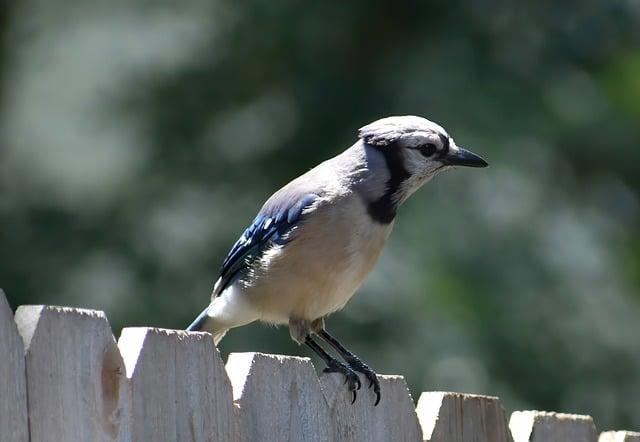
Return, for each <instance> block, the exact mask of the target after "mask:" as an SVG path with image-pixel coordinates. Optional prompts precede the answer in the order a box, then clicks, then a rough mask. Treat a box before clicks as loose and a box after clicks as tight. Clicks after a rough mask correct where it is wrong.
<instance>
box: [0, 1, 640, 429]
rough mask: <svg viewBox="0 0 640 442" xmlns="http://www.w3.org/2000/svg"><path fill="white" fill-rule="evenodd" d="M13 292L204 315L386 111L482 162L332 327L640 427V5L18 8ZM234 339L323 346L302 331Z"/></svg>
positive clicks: (11, 58)
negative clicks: (228, 276) (246, 258)
mask: <svg viewBox="0 0 640 442" xmlns="http://www.w3.org/2000/svg"><path fill="white" fill-rule="evenodd" d="M0 23H1V24H2V26H1V27H0V39H1V40H0V43H1V44H0V51H1V52H0V88H1V89H0V92H1V94H2V96H1V100H2V101H1V105H0V106H1V107H0V221H1V226H2V228H1V229H0V241H1V242H0V244H1V245H2V247H0V285H1V286H2V287H3V288H4V289H5V291H6V292H7V294H8V296H9V300H10V302H11V303H12V304H13V306H14V307H15V306H17V305H19V304H25V303H47V304H63V305H77V306H83V307H90V308H98V309H104V310H106V312H107V314H108V316H109V318H110V320H111V323H112V325H113V327H114V330H116V335H117V334H118V330H119V329H120V328H121V327H123V326H129V325H153V326H159V327H170V328H182V327H184V326H185V325H186V324H188V323H189V322H190V320H191V319H192V318H193V317H194V316H195V315H196V314H197V313H198V312H199V311H200V310H201V309H202V308H203V307H204V305H206V303H207V301H208V296H209V292H210V290H211V287H212V285H213V282H214V280H215V279H216V276H217V271H218V268H219V265H220V263H221V262H222V259H223V257H224V256H225V254H226V251H227V250H228V248H229V247H230V246H231V244H232V243H233V242H234V240H235V239H236V238H237V237H238V235H239V234H240V233H241V232H242V230H243V229H244V227H245V226H246V225H247V223H248V222H249V221H250V220H251V219H252V217H253V215H254V214H255V212H256V211H257V210H258V208H259V207H260V205H261V203H262V201H263V200H264V199H265V198H266V197H268V195H270V194H271V193H272V192H273V191H274V190H276V189H277V188H278V187H279V186H281V185H283V184H284V183H286V182H287V181H288V180H290V179H291V178H293V177H295V176H296V175H298V174H300V173H302V172H303V171H305V170H307V169H309V168H310V167H312V166H313V165H315V164H316V163H317V162H319V161H321V160H322V159H325V158H327V157H329V156H332V155H334V154H336V153H337V152H339V151H341V150H342V149H343V148H345V147H346V146H348V145H349V144H351V143H352V142H353V140H354V136H355V131H356V130H357V128H358V127H360V126H362V125H364V124H366V123H368V122H369V121H371V120H374V119H377V118H379V117H383V116H388V115H394V114H417V115H422V116H426V117H428V118H430V119H433V120H435V121H437V122H439V123H441V124H442V125H444V126H445V127H446V128H447V129H448V131H449V132H450V133H451V134H453V136H454V137H455V139H456V141H457V142H458V143H459V144H461V145H464V146H468V147H470V148H472V149H473V150H474V151H476V152H478V153H480V154H482V155H483V156H484V157H486V158H487V159H488V160H489V162H490V163H491V166H492V167H491V168H489V169H487V170H481V171H476V170H456V171H452V172H450V173H448V174H446V175H442V176H439V177H438V178H436V180H434V181H433V182H431V183H430V184H428V185H427V186H426V187H425V189H423V190H422V191H421V192H419V193H418V194H417V195H415V196H414V197H413V199H412V200H410V201H409V202H408V203H407V205H406V206H405V207H403V209H402V210H401V212H400V214H399V218H398V221H397V223H396V229H395V232H394V234H393V235H392V238H391V240H390V244H389V245H388V247H387V250H386V251H385V253H384V255H383V257H382V258H381V262H380V263H379V265H378V266H377V268H376V271H375V274H374V275H372V276H371V278H370V279H369V281H368V283H367V284H366V285H365V287H363V288H362V289H361V290H360V293H359V294H358V295H357V296H356V297H355V298H354V299H353V300H352V301H351V302H350V304H349V305H348V306H347V308H346V309H345V310H344V311H343V312H341V313H339V314H336V315H334V316H333V317H331V318H330V320H329V323H328V324H329V327H330V328H331V329H332V330H333V331H334V332H335V334H336V335H337V336H339V337H341V338H342V340H343V341H344V342H345V344H346V345H347V346H349V347H350V348H352V349H354V351H355V352H356V353H359V354H360V355H361V356H362V357H363V359H365V360H367V361H369V362H370V363H371V365H372V366H373V367H375V368H377V369H378V371H380V372H382V373H400V374H404V375H405V376H406V377H407V379H408V381H409V384H410V385H411V388H412V391H413V392H414V396H415V395H417V392H419V391H421V390H426V389H435V390H458V391H466V392H478V393H490V394H497V395H500V396H501V397H502V398H503V399H504V401H505V403H506V406H507V408H508V409H509V410H513V409H515V408H538V409H550V410H557V411H571V412H579V413H588V414H592V415H593V416H594V417H595V419H596V422H597V424H598V426H599V428H600V429H603V430H604V429H609V428H623V427H624V428H628V429H635V430H638V429H640V414H639V413H638V411H639V410H640V345H639V342H640V229H639V228H638V226H639V225H640V200H639V196H640V169H639V167H638V164H639V163H640V146H639V144H640V3H638V1H636V0H625V1H621V0H613V1H611V0H587V1H580V2H578V1H568V2H549V1H540V2H520V3H517V4H516V3H514V2H508V1H504V0H472V1H466V2H462V1H458V2H447V1H432V2H417V1H395V2H384V1H364V0H360V1H352V2H336V1H334V2H315V3H308V2H307V3H303V2H293V1H285V2H260V1H255V0H254V1H249V2H241V3H238V2H231V1H228V0H221V1H214V2H210V1H206V0H185V1H183V2H168V1H165V2H162V1H160V2H126V1H115V2H109V3H108V4H106V3H103V2H98V1H95V0H94V1H82V2H80V1H74V0H63V1H62V2H55V4H53V3H52V2H46V1H45V0H24V1H22V2H13V3H11V2H9V3H6V2H5V3H3V4H2V6H0ZM221 349H222V351H223V353H227V352H229V351H249V350H251V351H268V352H285V353H291V354H302V355H308V352H307V351H306V350H305V349H299V348H296V347H295V346H294V345H293V344H292V343H291V342H290V340H289V337H288V332H287V331H286V330H282V329H281V330H270V329H268V328H265V327H264V326H261V325H251V326H247V327H244V328H242V329H238V330H234V331H232V332H231V333H230V334H229V335H228V337H227V338H225V340H224V341H223V343H222V346H221Z"/></svg>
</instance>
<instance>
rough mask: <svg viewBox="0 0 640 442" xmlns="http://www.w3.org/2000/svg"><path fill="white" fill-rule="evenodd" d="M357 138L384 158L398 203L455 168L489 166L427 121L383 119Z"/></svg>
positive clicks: (406, 117)
mask: <svg viewBox="0 0 640 442" xmlns="http://www.w3.org/2000/svg"><path fill="white" fill-rule="evenodd" d="M358 135H359V136H360V138H361V139H362V140H363V141H364V143H366V144H367V145H369V146H371V147H373V148H374V149H377V150H379V151H380V152H381V153H382V154H383V155H384V157H385V159H386V162H387V166H388V167H389V169H390V172H391V177H392V179H395V181H396V184H397V186H398V188H397V194H396V195H395V196H396V198H397V199H398V200H399V201H398V202H402V201H404V200H405V199H406V198H407V197H408V196H409V195H411V194H412V193H413V192H415V191H416V190H417V189H418V188H420V186H422V185H423V184H424V183H425V182H427V181H428V180H429V179H431V178H433V176H435V175H436V174H437V173H438V172H441V171H443V170H445V169H448V168H450V167H452V166H467V167H486V166H488V163H487V162H486V161H485V160H483V159H482V158H481V157H479V156H478V155H476V154H474V153H472V152H470V151H468V150H466V149H464V148H462V147H460V146H458V145H456V143H455V142H454V141H453V138H451V137H450V136H449V134H447V132H446V131H445V130H444V129H443V128H442V127H441V126H439V125H438V124H436V123H434V122H432V121H429V120H427V119H426V118H421V117H416V116H402V117H387V118H382V119H380V120H377V121H374V122H373V123H371V124H368V125H366V126H364V127H362V128H361V129H360V131H359V133H358Z"/></svg>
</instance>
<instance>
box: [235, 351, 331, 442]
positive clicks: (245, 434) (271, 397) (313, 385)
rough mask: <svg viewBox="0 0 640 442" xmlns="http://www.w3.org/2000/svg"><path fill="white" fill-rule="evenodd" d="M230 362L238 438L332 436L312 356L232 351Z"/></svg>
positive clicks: (313, 438) (311, 438)
mask: <svg viewBox="0 0 640 442" xmlns="http://www.w3.org/2000/svg"><path fill="white" fill-rule="evenodd" d="M226 367H227V373H228V375H229V379H231V385H232V387H233V399H234V405H235V407H236V408H235V411H236V419H237V429H238V433H237V437H238V439H237V440H239V441H258V440H259V441H261V442H267V441H302V440H304V441H327V440H331V421H330V418H329V409H328V407H327V403H326V401H325V399H324V395H323V393H322V389H321V387H320V382H319V380H318V376H317V375H316V372H315V369H314V368H313V364H312V363H311V360H310V359H308V358H297V357H292V356H278V355H266V354H262V353H232V354H231V355H230V356H229V360H228V362H227V366H226Z"/></svg>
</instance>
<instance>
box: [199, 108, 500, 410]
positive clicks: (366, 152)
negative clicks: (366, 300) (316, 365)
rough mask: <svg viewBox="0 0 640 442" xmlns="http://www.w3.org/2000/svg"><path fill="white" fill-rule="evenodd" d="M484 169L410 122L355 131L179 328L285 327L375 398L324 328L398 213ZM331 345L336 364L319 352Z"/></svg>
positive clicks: (283, 202) (352, 358) (218, 332)
mask: <svg viewBox="0 0 640 442" xmlns="http://www.w3.org/2000/svg"><path fill="white" fill-rule="evenodd" d="M455 166H468V167H486V166H488V163H487V162H486V161H485V160H484V159H483V158H481V157H480V156H478V155H476V154H474V153H472V152H470V151H469V150H467V149H464V148H463V147H460V146H458V145H457V144H456V143H455V142H454V140H453V138H452V137H451V136H450V135H449V134H448V133H447V132H446V131H445V130H444V128H442V126H440V125H438V124H436V123H434V122H432V121H430V120H428V119H426V118H422V117H418V116H412V115H407V116H391V117H386V118H382V119H379V120H377V121H374V122H372V123H370V124H368V125H366V126H363V127H362V128H360V129H359V131H358V137H357V141H356V142H355V143H354V144H353V145H352V146H351V147H349V148H347V149H346V150H344V151H343V152H342V153H340V154H338V155H336V156H334V157H333V158H330V159H328V160H326V161H324V162H322V163H320V164H319V165H317V166H316V167H314V168H312V169H311V170H309V171H308V172H306V173H304V174H302V175H301V176H299V177H298V178H295V179H294V180H292V181H291V182H289V183H288V184H286V185H285V186H284V187H282V188H281V189H280V190H278V191H277V192H275V193H274V194H273V195H272V196H271V197H270V198H269V199H268V200H267V201H266V202H265V203H264V205H263V206H262V208H261V209H260V211H259V212H258V214H257V216H256V217H255V219H254V220H253V222H252V223H251V225H250V226H249V227H248V228H247V229H246V230H245V231H244V233H242V235H241V236H240V238H239V239H238V240H237V241H236V243H235V244H234V245H233V246H232V247H231V250H230V251H229V253H228V255H227V257H226V258H225V259H224V261H223V263H222V268H221V270H220V273H219V277H218V279H217V281H216V282H215V285H214V288H213V292H212V294H211V301H210V303H209V305H208V306H207V307H206V308H205V309H204V310H203V311H202V313H200V314H199V315H198V317H197V318H196V319H195V320H194V321H193V323H192V324H191V325H190V326H189V327H188V328H187V330H188V331H206V332H209V333H211V335H212V336H213V339H214V342H215V344H216V345H218V343H219V342H220V340H221V339H222V338H223V336H224V335H225V334H226V333H227V331H228V330H230V329H232V328H234V327H240V326H243V325H246V324H249V323H251V322H254V321H262V322H265V323H268V324H275V325H288V326H289V332H290V334H291V338H292V339H293V340H294V341H295V342H296V343H298V344H300V345H302V344H304V345H306V346H307V347H309V348H310V349H311V350H312V351H313V352H315V353H316V354H317V355H318V356H319V357H320V358H321V359H322V360H323V361H324V363H325V364H326V368H325V369H324V371H325V372H337V373H342V374H343V375H344V377H345V384H346V385H347V389H348V391H349V392H350V393H351V395H352V403H353V402H355V400H356V391H357V390H360V388H361V382H360V378H359V376H358V374H357V373H361V374H362V375H363V376H364V377H365V378H366V379H367V380H368V381H369V385H368V388H369V389H371V388H373V392H374V393H375V395H376V399H375V404H374V405H378V403H379V402H380V398H381V393H380V382H379V380H378V377H377V375H376V373H375V372H374V370H373V369H372V368H371V367H369V366H368V365H367V364H365V363H364V362H362V360H361V359H360V358H358V357H357V356H356V355H355V354H354V353H352V352H351V351H349V350H347V349H346V348H345V347H344V346H343V345H342V344H341V343H340V342H339V341H338V340H337V339H336V338H335V337H334V336H333V335H331V334H330V333H329V332H328V331H327V329H326V326H325V319H326V318H327V316H329V315H331V314H332V313H335V312H337V311H338V310H340V309H342V308H343V307H344V306H345V304H346V303H347V302H348V301H349V299H350V298H351V297H352V296H353V295H354V294H355V293H356V291H357V290H358V288H359V287H360V286H361V285H362V283H363V282H364V280H365V279H366V277H367V275H368V274H369V273H370V272H371V270H372V269H373V267H374V264H375V263H376V261H377V260H378V257H379V256H380V253H381V251H382V249H383V246H384V245H385V243H386V241H387V238H388V237H389V235H390V233H391V230H392V229H393V225H394V221H395V218H396V214H397V212H398V209H399V208H400V206H401V205H402V204H403V203H404V202H405V201H406V200H407V199H408V198H409V197H410V196H411V195H412V194H413V193H414V192H415V191H417V190H418V189H419V188H420V187H421V186H422V185H423V184H425V183H426V182H428V181H429V180H430V179H431V178H433V177H434V176H435V175H437V174H438V173H440V172H442V171H444V170H447V169H451V168H453V167H455ZM319 342H323V343H324V344H325V346H326V345H328V346H329V347H331V348H332V349H333V350H334V351H335V352H336V353H337V354H338V355H339V356H340V357H341V358H342V361H340V360H338V359H337V358H335V357H333V356H332V355H331V354H330V353H329V352H327V351H326V350H325V348H324V347H323V346H322V345H320V343H319Z"/></svg>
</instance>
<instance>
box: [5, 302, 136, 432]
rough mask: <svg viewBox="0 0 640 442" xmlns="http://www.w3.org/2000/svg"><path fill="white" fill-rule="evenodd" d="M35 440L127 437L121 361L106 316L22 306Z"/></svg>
mask: <svg viewBox="0 0 640 442" xmlns="http://www.w3.org/2000/svg"><path fill="white" fill-rule="evenodd" d="M16 323H17V325H18V330H19V331H20V334H21V335H22V338H23V341H24V346H25V351H26V367H27V391H28V398H29V404H28V405H29V430H30V433H31V441H33V442H37V441H65V442H73V441H78V442H85V441H111V440H117V439H122V440H125V439H126V437H127V429H126V425H122V420H123V417H124V416H125V415H126V399H125V398H126V394H124V388H125V385H126V383H125V382H126V379H125V376H124V373H125V371H124V366H123V363H122V358H121V357H120V353H119V352H118V348H117V346H116V342H115V339H114V337H113V334H112V333H111V328H110V327H109V323H108V322H107V318H106V317H105V315H104V313H103V312H100V311H94V310H83V309H75V308H68V307H49V306H23V307H20V308H19V309H18V311H17V312H16Z"/></svg>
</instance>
